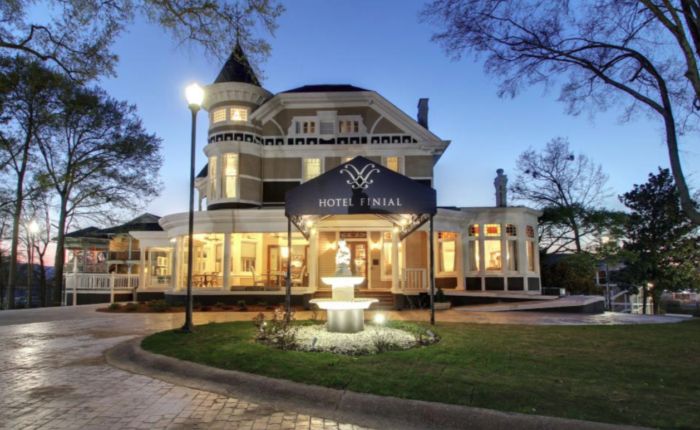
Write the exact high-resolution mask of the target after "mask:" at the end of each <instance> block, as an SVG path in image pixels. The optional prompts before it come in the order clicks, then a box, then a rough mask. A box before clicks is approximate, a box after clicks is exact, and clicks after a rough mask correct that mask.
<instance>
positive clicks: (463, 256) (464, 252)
mask: <svg viewBox="0 0 700 430" xmlns="http://www.w3.org/2000/svg"><path fill="white" fill-rule="evenodd" d="M468 228H469V227H467V229H468ZM468 231H469V230H467V233H465V231H464V230H462V231H460V232H459V234H458V235H457V237H459V250H460V253H459V258H458V259H457V262H458V264H459V266H458V268H457V276H458V279H457V289H458V290H466V289H467V281H466V277H467V275H466V274H467V272H468V271H469V236H467V235H468V234H469V233H468Z"/></svg>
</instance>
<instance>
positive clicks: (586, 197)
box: [511, 138, 608, 252]
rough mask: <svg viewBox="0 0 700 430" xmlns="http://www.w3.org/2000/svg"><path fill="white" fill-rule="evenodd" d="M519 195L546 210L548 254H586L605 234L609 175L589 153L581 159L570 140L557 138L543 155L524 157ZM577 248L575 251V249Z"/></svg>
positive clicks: (543, 233)
mask: <svg viewBox="0 0 700 430" xmlns="http://www.w3.org/2000/svg"><path fill="white" fill-rule="evenodd" d="M516 169H517V177H516V179H515V181H514V183H513V185H512V186H511V191H512V193H513V197H514V198H515V199H516V200H524V201H527V202H529V203H531V204H533V205H534V206H535V207H537V208H540V209H545V211H544V212H545V214H544V215H545V216H544V217H543V219H542V220H541V223H540V241H541V247H542V248H543V249H544V250H545V251H550V250H553V252H558V251H562V250H573V251H575V252H581V250H582V249H583V239H584V238H585V237H586V236H588V235H590V234H593V233H595V232H597V231H599V228H600V226H599V222H594V221H597V218H598V217H600V210H599V209H598V208H600V207H601V206H602V204H603V201H604V199H605V198H606V197H607V196H608V192H607V190H606V188H605V184H606V182H607V180H608V177H607V175H606V174H605V173H603V170H602V168H601V167H600V165H596V164H594V163H593V162H592V161H591V160H589V159H588V157H586V156H585V155H581V154H579V155H575V154H574V153H573V152H572V151H571V150H570V149H569V143H568V142H567V141H566V139H563V138H556V139H553V140H552V141H550V142H549V143H547V146H546V147H545V149H544V150H543V151H542V152H537V151H535V150H532V149H530V150H527V151H525V152H523V153H522V154H520V157H518V161H517V165H516ZM571 247H573V249H571Z"/></svg>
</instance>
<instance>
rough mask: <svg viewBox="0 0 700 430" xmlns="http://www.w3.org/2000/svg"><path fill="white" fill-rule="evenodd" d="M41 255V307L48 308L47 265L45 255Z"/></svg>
mask: <svg viewBox="0 0 700 430" xmlns="http://www.w3.org/2000/svg"><path fill="white" fill-rule="evenodd" d="M37 254H39V306H41V307H42V308H43V307H45V306H46V265H45V264H44V254H42V253H40V252H37Z"/></svg>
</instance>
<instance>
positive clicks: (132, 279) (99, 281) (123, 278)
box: [63, 273, 139, 306]
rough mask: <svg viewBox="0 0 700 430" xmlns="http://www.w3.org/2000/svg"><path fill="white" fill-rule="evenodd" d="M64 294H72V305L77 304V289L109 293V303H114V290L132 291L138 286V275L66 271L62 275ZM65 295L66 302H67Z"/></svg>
mask: <svg viewBox="0 0 700 430" xmlns="http://www.w3.org/2000/svg"><path fill="white" fill-rule="evenodd" d="M63 279H64V282H65V286H66V289H65V291H66V296H68V294H71V295H72V296H73V306H75V305H76V304H77V301H78V292H79V291H93V292H94V291H100V292H105V293H109V295H110V299H109V302H110V303H114V292H115V290H117V292H124V290H126V291H129V292H133V291H135V290H136V289H137V288H138V287H139V275H129V274H116V273H66V274H65V275H64V278H63ZM67 299H68V297H66V302H68V300H67Z"/></svg>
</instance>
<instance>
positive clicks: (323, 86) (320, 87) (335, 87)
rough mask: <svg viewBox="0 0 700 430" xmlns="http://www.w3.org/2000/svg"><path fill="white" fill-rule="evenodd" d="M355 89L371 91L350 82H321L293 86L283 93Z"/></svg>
mask: <svg viewBox="0 0 700 430" xmlns="http://www.w3.org/2000/svg"><path fill="white" fill-rule="evenodd" d="M353 91H370V90H366V89H364V88H360V87H356V86H354V85H348V84H321V85H304V86H303V87H298V88H292V89H291V90H287V91H282V93H343V92H353Z"/></svg>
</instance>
